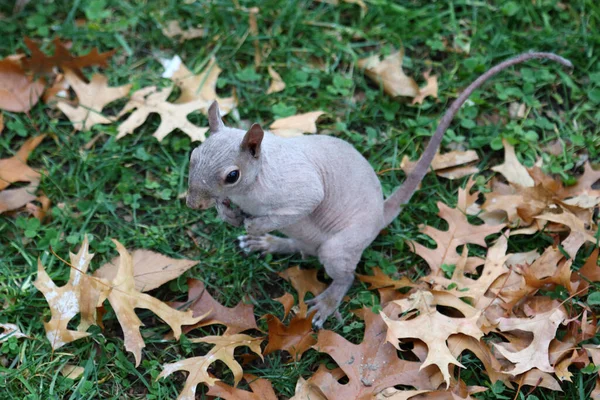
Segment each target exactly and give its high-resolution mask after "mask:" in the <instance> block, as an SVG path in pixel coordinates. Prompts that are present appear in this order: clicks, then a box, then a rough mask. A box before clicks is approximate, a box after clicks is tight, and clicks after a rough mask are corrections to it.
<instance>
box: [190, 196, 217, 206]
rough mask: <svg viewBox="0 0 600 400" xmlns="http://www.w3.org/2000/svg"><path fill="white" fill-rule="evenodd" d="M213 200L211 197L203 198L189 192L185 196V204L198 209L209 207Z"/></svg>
mask: <svg viewBox="0 0 600 400" xmlns="http://www.w3.org/2000/svg"><path fill="white" fill-rule="evenodd" d="M214 202H215V201H214V200H213V199H203V198H200V197H198V196H192V195H189V194H188V195H187V197H186V204H187V206H188V207H190V208H194V209H198V210H206V209H207V208H210V207H211V206H212V205H213V204H214Z"/></svg>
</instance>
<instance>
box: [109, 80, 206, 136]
mask: <svg viewBox="0 0 600 400" xmlns="http://www.w3.org/2000/svg"><path fill="white" fill-rule="evenodd" d="M172 90H173V88H172V87H171V88H166V89H157V88H156V87H155V86H149V87H145V88H143V89H140V90H138V91H136V92H134V93H133V94H132V95H131V99H130V100H129V102H128V103H127V104H125V107H124V108H123V109H122V110H121V112H120V113H119V115H118V116H117V118H121V117H122V116H123V115H125V114H127V113H128V112H130V111H132V110H133V112H132V113H131V115H129V117H127V119H126V120H125V121H124V122H123V123H121V125H119V128H118V132H119V134H118V135H117V139H120V138H122V137H123V136H126V135H129V134H131V133H133V131H134V130H135V129H136V128H137V127H139V126H140V125H142V124H143V123H144V121H146V118H148V116H149V115H150V114H151V113H157V114H159V115H160V118H161V119H160V125H159V126H158V128H157V129H156V131H154V134H153V135H152V136H154V137H155V138H156V139H158V141H159V142H160V141H162V140H163V139H164V138H165V136H167V135H168V134H169V133H171V132H172V131H173V130H174V129H180V130H181V131H183V132H184V133H185V134H186V135H188V136H189V137H190V138H191V139H192V141H197V140H199V141H204V139H206V132H207V131H208V128H207V127H199V126H196V125H194V124H192V123H191V122H190V121H189V120H188V119H187V115H188V114H190V113H192V112H194V111H198V110H199V109H200V108H201V107H204V106H206V104H205V102H204V101H203V100H195V101H192V102H190V103H185V104H174V103H169V102H168V101H167V98H168V97H169V95H170V94H171V91H172Z"/></svg>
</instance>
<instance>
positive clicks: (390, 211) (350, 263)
mask: <svg viewBox="0 0 600 400" xmlns="http://www.w3.org/2000/svg"><path fill="white" fill-rule="evenodd" d="M530 59H550V60H552V61H555V62H558V63H560V64H562V65H563V66H566V67H569V68H572V64H571V62H570V61H568V60H566V59H564V58H562V57H560V56H557V55H556V54H552V53H541V52H529V53H523V54H520V55H518V56H516V57H514V58H511V59H509V60H506V61H504V62H502V63H500V64H498V65H496V66H494V67H492V68H491V69H489V70H488V71H487V72H485V73H484V74H482V75H481V76H480V77H479V78H477V79H476V80H475V81H474V82H473V83H471V84H470V85H469V86H468V87H467V88H466V89H465V90H464V91H463V92H462V93H461V94H460V95H459V96H458V98H457V99H456V100H454V102H453V103H452V104H451V105H450V108H448V110H447V111H446V113H445V114H444V116H443V117H442V119H441V121H440V123H439V125H438V127H437V129H436V131H435V133H434V135H433V137H432V138H431V140H430V141H429V144H428V145H427V147H426V148H425V151H424V153H423V155H422V156H421V158H420V159H419V161H418V162H417V164H416V165H415V167H414V168H413V169H412V171H411V172H410V173H409V174H408V176H407V178H406V180H405V182H404V183H403V184H402V185H401V186H400V187H398V188H397V189H396V190H395V191H394V192H393V193H392V194H391V196H389V197H388V198H387V199H385V200H384V197H383V193H382V189H381V184H380V182H379V179H378V178H377V174H376V173H375V171H374V170H373V168H372V167H371V165H370V164H369V162H368V161H367V160H366V159H365V158H364V157H363V156H362V155H361V154H360V153H359V152H358V151H357V150H356V149H355V148H354V147H352V145H350V144H349V143H348V142H346V141H344V140H342V139H338V138H335V137H331V136H319V135H312V136H300V137H294V138H281V137H278V136H275V135H273V134H271V133H269V132H266V131H264V130H263V129H262V128H261V127H260V125H258V124H254V125H252V127H251V128H250V129H249V130H248V131H247V132H246V131H244V130H241V129H235V128H230V127H226V126H225V125H224V124H223V121H222V120H221V116H220V113H219V106H218V104H217V102H216V101H215V102H214V103H213V104H212V105H211V106H210V108H209V110H208V121H209V126H210V136H209V137H208V139H207V140H206V141H205V142H204V143H203V144H202V145H200V146H199V147H197V148H196V149H194V151H193V152H192V156H191V161H190V171H189V190H188V196H187V205H188V206H189V207H192V208H199V209H206V208H208V207H210V206H212V205H213V204H214V205H216V208H217V212H218V214H219V216H220V217H221V218H222V219H223V220H224V221H226V222H228V223H230V224H231V225H234V226H241V225H242V224H243V225H244V226H245V228H246V231H247V235H245V236H240V237H239V238H238V239H239V242H240V247H241V248H242V249H244V250H246V251H260V252H262V253H302V254H303V255H314V256H317V257H318V259H319V261H320V262H321V263H322V264H323V265H324V266H325V271H326V272H327V274H328V275H329V276H330V277H331V278H332V279H333V282H332V283H331V284H330V285H329V287H328V288H327V289H326V290H325V291H324V292H323V293H321V294H319V295H318V296H316V297H315V298H313V299H311V300H309V301H308V304H309V306H310V309H309V313H312V312H314V316H313V325H314V326H315V327H316V328H321V327H322V326H323V323H324V322H325V320H326V319H327V317H328V316H329V315H331V314H332V313H334V312H335V311H336V309H337V307H338V305H339V304H340V302H341V301H342V298H343V297H344V295H345V294H346V292H347V291H348V289H349V288H350V286H351V285H352V282H353V281H354V270H355V269H356V266H357V264H358V262H359V261H360V258H361V256H362V253H363V251H364V250H365V248H367V247H368V246H369V245H370V244H371V242H372V241H373V240H374V239H375V237H376V236H377V235H378V234H379V232H380V231H381V230H382V229H383V228H384V227H385V226H387V225H388V224H390V223H391V222H392V221H393V220H394V219H395V218H396V217H397V216H398V215H399V214H400V211H401V210H402V207H403V205H404V204H406V203H407V202H408V201H409V200H410V198H411V197H412V195H413V193H414V192H415V191H416V189H417V187H418V186H419V184H420V183H421V181H422V180H423V177H424V176H425V174H426V173H427V171H428V169H429V167H430V165H431V162H432V160H433V157H434V156H435V154H436V152H437V149H438V147H439V145H440V142H441V141H442V137H443V135H444V132H445V131H446V129H447V128H448V126H449V125H450V122H451V121H452V119H453V118H454V116H455V115H456V113H457V112H458V110H459V109H460V107H461V106H462V104H463V103H464V102H465V100H467V98H468V97H469V95H470V94H471V93H473V91H474V90H475V89H477V88H478V87H479V86H481V85H482V84H483V83H484V82H485V81H487V80H488V79H489V78H490V77H492V76H494V75H495V74H497V73H498V72H500V71H502V70H504V69H506V68H508V67H510V66H512V65H515V64H519V63H522V62H524V61H527V60H530ZM232 204H234V205H235V206H236V207H232V206H231V205H232ZM273 231H278V232H281V233H283V234H284V235H285V236H287V237H286V238H283V237H278V236H273V235H270V234H269V232H273Z"/></svg>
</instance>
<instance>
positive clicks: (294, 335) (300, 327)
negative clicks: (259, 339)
mask: <svg viewBox="0 0 600 400" xmlns="http://www.w3.org/2000/svg"><path fill="white" fill-rule="evenodd" d="M264 318H265V319H266V320H267V326H268V329H269V340H268V343H267V347H266V348H265V351H264V354H265V355H267V354H270V353H272V352H274V351H276V350H285V351H287V352H288V353H290V356H291V357H292V359H293V360H299V359H300V358H301V357H302V354H303V353H304V352H305V351H306V350H308V349H310V348H311V346H312V345H314V344H315V343H316V342H317V340H316V339H315V338H314V336H313V334H314V332H313V330H312V315H311V316H307V317H304V316H301V315H295V316H294V318H292V319H291V320H290V322H289V324H288V325H287V326H286V325H284V324H283V323H282V322H281V321H280V320H279V318H277V317H276V316H274V315H271V314H267V315H265V317H264Z"/></svg>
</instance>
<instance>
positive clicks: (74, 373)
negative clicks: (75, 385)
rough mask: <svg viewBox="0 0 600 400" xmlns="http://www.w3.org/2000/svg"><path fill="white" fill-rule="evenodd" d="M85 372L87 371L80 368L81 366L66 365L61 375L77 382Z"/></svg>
mask: <svg viewBox="0 0 600 400" xmlns="http://www.w3.org/2000/svg"><path fill="white" fill-rule="evenodd" d="M84 371H85V368H83V367H80V366H79V365H71V364H65V365H64V366H63V367H62V368H61V369H60V374H61V375H62V376H64V377H65V378H69V379H73V380H75V379H78V378H80V377H81V375H83V373H84Z"/></svg>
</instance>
